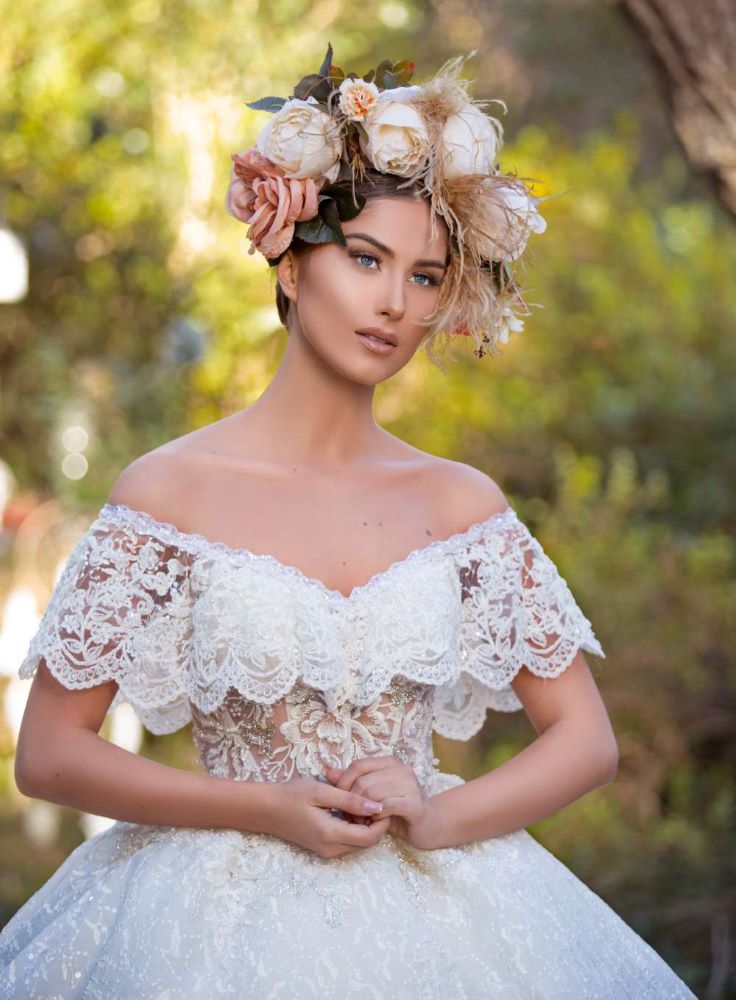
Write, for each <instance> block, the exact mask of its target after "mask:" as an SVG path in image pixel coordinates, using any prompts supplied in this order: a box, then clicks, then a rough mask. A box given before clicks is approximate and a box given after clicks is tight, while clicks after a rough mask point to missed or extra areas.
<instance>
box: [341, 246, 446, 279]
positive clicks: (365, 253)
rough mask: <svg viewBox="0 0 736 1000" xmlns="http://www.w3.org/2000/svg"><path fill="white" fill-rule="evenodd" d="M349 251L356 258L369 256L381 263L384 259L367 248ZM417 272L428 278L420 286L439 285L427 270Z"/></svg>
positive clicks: (370, 269)
mask: <svg viewBox="0 0 736 1000" xmlns="http://www.w3.org/2000/svg"><path fill="white" fill-rule="evenodd" d="M348 253H349V255H350V256H351V257H354V258H355V259H356V260H357V259H359V258H362V257H367V258H368V259H369V260H375V261H377V262H378V263H379V264H380V263H381V260H382V258H381V257H379V256H378V255H377V254H374V253H369V252H368V251H367V250H348ZM361 266H362V265H361ZM365 270H367V271H372V270H374V269H373V268H372V267H367V268H365ZM415 274H418V275H420V277H422V278H426V279H427V281H426V282H425V283H423V284H420V286H419V287H420V288H429V287H431V286H434V285H439V281H438V280H437V278H435V277H434V275H432V274H427V273H426V272H425V271H415Z"/></svg>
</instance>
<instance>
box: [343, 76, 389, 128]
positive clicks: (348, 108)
mask: <svg viewBox="0 0 736 1000" xmlns="http://www.w3.org/2000/svg"><path fill="white" fill-rule="evenodd" d="M338 93H339V95H340V101H339V104H340V111H342V113H343V114H344V115H345V117H346V118H349V119H350V121H362V120H363V119H364V118H365V117H366V116H367V115H368V114H369V113H370V112H371V111H372V110H373V108H374V107H375V106H376V104H377V103H378V99H379V95H380V93H381V92H380V90H379V89H378V87H377V86H376V85H375V83H366V81H365V80H352V79H351V78H350V77H348V78H347V79H346V80H343V81H342V83H341V84H340V86H339V88H338Z"/></svg>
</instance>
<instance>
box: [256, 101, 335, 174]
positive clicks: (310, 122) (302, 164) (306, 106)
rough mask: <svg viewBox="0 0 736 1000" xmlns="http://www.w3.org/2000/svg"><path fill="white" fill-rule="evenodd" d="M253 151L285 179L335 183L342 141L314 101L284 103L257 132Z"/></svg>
mask: <svg viewBox="0 0 736 1000" xmlns="http://www.w3.org/2000/svg"><path fill="white" fill-rule="evenodd" d="M256 148H257V149H258V152H259V153H261V154H262V155H263V156H265V157H266V158H267V159H268V160H270V161H271V163H275V164H276V166H278V167H280V168H281V170H283V172H284V174H285V175H286V176H287V177H302V178H303V177H312V178H320V179H321V178H324V179H326V180H327V181H328V182H330V183H332V182H333V181H335V180H337V175H338V173H339V171H340V157H341V156H342V139H341V137H340V133H339V130H338V128H337V125H336V123H335V121H334V120H333V119H332V118H331V117H330V115H328V114H327V113H326V112H324V111H323V110H322V108H321V107H320V106H319V104H318V103H317V101H316V99H315V98H314V97H308V98H307V100H306V101H302V100H301V99H299V98H294V99H293V100H291V101H287V102H286V104H284V106H283V107H282V108H281V109H280V110H279V111H277V112H276V114H275V115H274V116H273V117H272V118H271V120H270V121H269V122H268V124H267V125H266V127H265V128H264V129H263V131H262V132H261V134H260V136H259V137H258V140H257V142H256Z"/></svg>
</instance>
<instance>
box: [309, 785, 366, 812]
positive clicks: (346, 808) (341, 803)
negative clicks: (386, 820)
mask: <svg viewBox="0 0 736 1000" xmlns="http://www.w3.org/2000/svg"><path fill="white" fill-rule="evenodd" d="M315 802H316V803H317V805H320V806H326V807H327V808H329V809H342V811H343V812H349V813H353V815H355V816H376V815H379V814H380V813H381V809H380V808H375V806H381V803H380V802H375V803H374V802H372V801H371V800H370V799H369V798H367V797H366V796H364V795H356V794H355V793H354V792H345V791H342V789H339V788H335V787H334V786H332V785H319V786H318V789H317V793H316V796H315Z"/></svg>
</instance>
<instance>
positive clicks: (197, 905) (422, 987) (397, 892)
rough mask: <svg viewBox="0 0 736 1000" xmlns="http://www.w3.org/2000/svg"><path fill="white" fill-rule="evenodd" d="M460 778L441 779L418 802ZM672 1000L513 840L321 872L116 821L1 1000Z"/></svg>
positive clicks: (83, 863)
mask: <svg viewBox="0 0 736 1000" xmlns="http://www.w3.org/2000/svg"><path fill="white" fill-rule="evenodd" d="M460 782H462V779H461V778H459V777H458V776H457V775H450V774H447V773H442V772H438V773H437V774H436V775H435V776H434V778H433V787H432V788H430V792H437V791H440V790H442V789H443V788H446V787H451V786H452V785H453V784H458V783H460ZM11 997H12V998H14V1000H16V998H23V1000H30V998H33V1000H70V998H80V1000H82V998H84V1000H214V998H220V997H223V998H224V997H227V998H238V1000H333V998H338V997H339V998H341V1000H343V998H346V997H347V998H350V1000H463V998H467V1000H489V998H499V1000H501V998H503V1000H586V998H590V1000H593V998H595V1000H624V998H626V1000H633V998H636V1000H655V998H656V1000H662V998H665V997H666V998H668V1000H679V998H694V997H695V994H694V993H692V992H691V991H690V990H689V989H688V988H687V987H686V986H685V984H684V983H683V982H682V980H681V979H679V978H678V977H677V976H676V975H675V973H674V972H673V971H672V970H671V969H670V967H669V966H668V965H667V964H666V963H665V962H664V960H663V959H662V958H661V957H660V956H659V955H658V954H657V952H655V951H654V949H652V948H651V947H650V946H649V945H648V944H647V943H646V942H645V941H644V940H643V939H642V938H641V937H639V936H638V935H637V934H636V933H635V932H634V931H633V929H632V928H630V927H629V926H628V925H627V924H626V923H625V922H624V921H623V920H622V919H621V918H620V917H619V916H618V915H617V914H616V913H615V912H614V911H613V910H612V909H611V908H610V907H609V906H608V905H607V904H606V903H605V902H604V901H603V900H602V899H601V898H600V897H599V896H597V895H596V894H595V893H593V892H592V891H591V890H590V889H589V888H588V887H587V886H586V885H585V884H584V883H583V882H581V881H580V880H579V879H578V878H576V876H575V875H573V874H572V872H571V871H570V870H569V869H568V868H567V867H565V865H563V864H562V862H560V861H558V860H557V858H555V857H554V855H552V854H551V853H550V852H549V851H547V850H546V849H545V848H544V847H542V845H541V844H539V843H538V841H536V840H535V839H534V838H533V837H532V836H531V834H529V833H528V832H527V831H525V830H521V831H518V832H516V833H512V834H507V835H505V836H500V837H493V838H490V839H488V840H484V841H479V842H476V843H474V844H470V845H465V846H461V847H452V848H443V849H440V850H436V851H419V850H414V849H413V848H411V847H409V846H408V845H407V844H406V843H405V842H404V841H401V840H400V839H399V838H398V837H394V836H393V835H390V834H389V835H387V836H385V837H384V838H383V839H382V840H381V841H380V842H379V843H378V844H376V845H375V846H374V847H371V848H364V849H358V850H356V851H354V852H352V853H350V854H348V855H345V856H344V857H342V858H336V859H323V858H319V857H318V856H317V855H315V854H313V853H312V852H310V851H307V850H304V849H302V848H299V847H296V846H294V845H292V844H288V843H286V842H285V841H282V840H280V839H279V838H277V837H271V836H267V835H262V834H249V833H239V832H237V831H233V830H201V829H189V828H179V827H160V826H142V825H138V824H134V823H124V822H117V823H115V824H114V825H113V826H111V827H109V828H108V829H107V830H105V831H103V832H102V833H99V834H97V835H96V836H94V837H91V838H90V839H89V840H87V841H85V842H84V843H82V844H80V845H79V847H77V848H76V850H74V851H73V852H72V853H71V854H70V855H69V857H68V858H67V859H66V860H65V861H64V863H63V864H62V865H61V866H60V867H59V868H58V870H57V871H56V872H55V873H54V875H53V876H52V877H51V878H50V879H49V880H48V881H47V882H46V883H45V885H43V886H42V888H41V889H40V890H39V891H38V892H37V893H36V894H35V895H34V896H32V897H31V899H29V900H28V902H27V903H26V904H25V905H24V906H23V907H22V908H21V909H20V910H19V911H18V912H17V913H16V914H15V916H14V917H13V918H12V919H11V920H10V922H9V923H8V924H7V925H6V927H5V928H4V929H3V931H2V933H0V998H2V1000H9V998H11Z"/></svg>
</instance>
